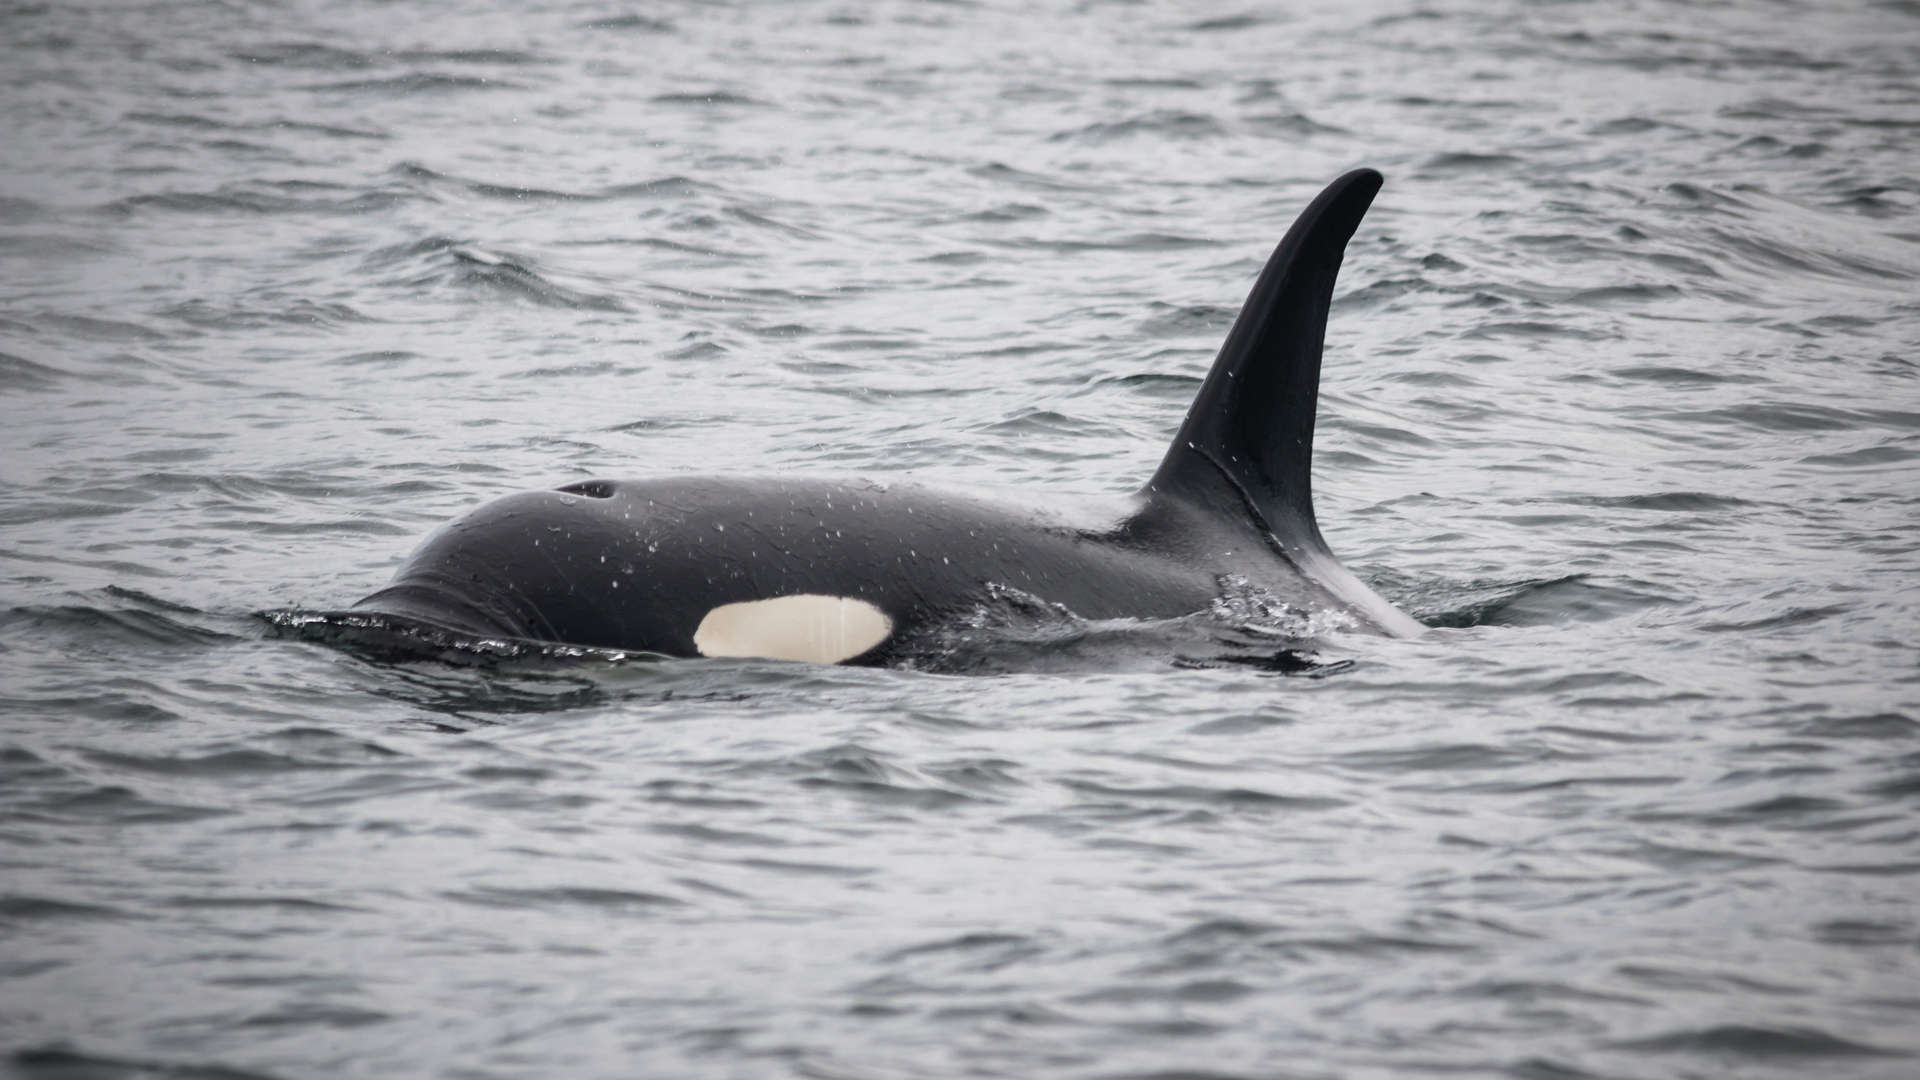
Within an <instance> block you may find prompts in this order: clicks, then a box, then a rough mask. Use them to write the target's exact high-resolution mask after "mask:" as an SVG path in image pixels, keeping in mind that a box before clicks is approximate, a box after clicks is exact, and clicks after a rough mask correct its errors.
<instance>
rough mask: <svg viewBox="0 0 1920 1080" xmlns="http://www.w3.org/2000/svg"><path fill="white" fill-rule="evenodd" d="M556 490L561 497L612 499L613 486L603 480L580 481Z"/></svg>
mask: <svg viewBox="0 0 1920 1080" xmlns="http://www.w3.org/2000/svg"><path fill="white" fill-rule="evenodd" d="M557 490H558V491H559V492H560V493H561V494H563V495H585V496H586V497H587V498H589V499H611V498H613V485H612V484H610V483H608V482H607V481H605V480H582V481H580V482H579V483H577V484H568V485H567V486H566V487H563V488H558V489H557Z"/></svg>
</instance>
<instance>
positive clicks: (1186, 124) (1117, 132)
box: [1049, 109, 1226, 144]
mask: <svg viewBox="0 0 1920 1080" xmlns="http://www.w3.org/2000/svg"><path fill="white" fill-rule="evenodd" d="M1224 134H1226V129H1225V128H1223V127H1222V126H1221V125H1220V122H1219V121H1218V120H1215V119H1214V118H1213V117H1211V116H1208V115H1206V114H1205V113H1195V112H1183V111H1178V110H1172V109H1164V110H1160V111H1157V112H1151V113H1147V114H1146V115H1144V116H1135V117H1131V118H1129V119H1126V120H1112V121H1103V122H1100V123H1094V124H1088V125H1087V126H1085V127H1081V128H1075V129H1073V130H1071V131H1062V132H1057V133H1055V134H1054V135H1052V136H1050V137H1049V141H1051V142H1085V143H1094V144H1099V143H1109V142H1117V141H1119V140H1123V139H1133V138H1137V137H1140V136H1150V137H1155V138H1163V139H1210V138H1214V137H1216V136H1219V135H1224Z"/></svg>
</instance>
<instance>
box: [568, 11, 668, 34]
mask: <svg viewBox="0 0 1920 1080" xmlns="http://www.w3.org/2000/svg"><path fill="white" fill-rule="evenodd" d="M579 25H580V29H582V30H602V31H608V30H610V31H616V32H621V33H637V34H670V33H672V32H673V30H674V26H673V24H672V23H670V22H668V21H667V20H665V19H654V18H649V17H647V16H645V15H635V14H633V13H631V12H629V13H627V14H624V15H609V16H607V17H605V18H600V19H589V20H588V21H586V22H583V23H581V24H579Z"/></svg>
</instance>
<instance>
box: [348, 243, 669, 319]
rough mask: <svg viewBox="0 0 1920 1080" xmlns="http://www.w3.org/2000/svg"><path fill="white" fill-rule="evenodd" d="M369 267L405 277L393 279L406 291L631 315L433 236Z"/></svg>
mask: <svg viewBox="0 0 1920 1080" xmlns="http://www.w3.org/2000/svg"><path fill="white" fill-rule="evenodd" d="M366 262H367V264H368V265H370V266H374V267H381V268H387V267H392V268H395V269H398V270H399V271H401V272H400V273H398V274H396V275H394V276H392V277H390V278H389V281H390V282H391V283H393V284H397V285H402V286H405V287H408V288H415V289H417V288H421V287H424V286H434V285H450V286H452V287H454V288H455V289H458V290H461V291H467V292H477V293H491V294H494V295H501V296H506V297H509V298H511V299H515V300H522V301H526V302H528V303H532V304H537V305H539V306H541V307H553V308H564V309H568V310H577V311H578V310H584V311H629V310H631V306H630V305H629V304H628V303H627V302H626V301H625V300H623V299H621V298H619V297H617V296H614V295H611V294H607V293H598V292H593V291H590V290H587V289H584V288H577V287H573V286H569V285H565V284H562V283H561V282H560V281H558V280H555V276H553V275H550V274H549V273H543V272H541V271H539V270H536V269H534V268H533V266H532V265H531V264H530V261H529V260H525V259H522V258H517V257H515V256H511V255H506V254H501V253H497V252H493V251H488V250H487V249H485V248H481V247H478V246H476V245H473V244H467V243H462V242H461V241H458V240H454V239H452V238H450V237H443V236H432V237H427V238H426V239H423V240H416V241H414V242H412V243H409V244H396V245H393V246H391V247H386V248H381V249H380V250H378V251H375V252H373V253H372V254H371V255H369V256H368V257H367V259H366Z"/></svg>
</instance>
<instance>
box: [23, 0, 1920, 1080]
mask: <svg viewBox="0 0 1920 1080" xmlns="http://www.w3.org/2000/svg"><path fill="white" fill-rule="evenodd" d="M0 131H4V136H0V137H3V138H4V141H5V154H4V164H3V165H0V283H3V287H0V409H4V414H3V415H4V423H5V432H6V434H5V444H4V448H5V451H6V452H5V454H4V457H0V575H3V576H0V580H3V581H4V594H3V595H0V600H3V601H4V605H3V613H0V695H3V700H4V717H3V719H0V725H3V727H0V1051H3V1052H4V1053H6V1054H9V1055H11V1056H10V1057H9V1058H8V1059H7V1065H6V1067H7V1068H9V1069H10V1070H11V1071H12V1072H13V1073H15V1074H17V1075H20V1076H25V1077H35V1078H47V1077H63V1078H64V1077H77V1076H87V1077H133V1076H153V1075H167V1076H179V1077H203V1076H205V1077H211V1076H220V1077H240V1076H246V1077H259V1076H272V1077H287V1078H291V1077H333V1076H368V1077H373V1076H380V1077H385V1076H398V1075H441V1076H460V1077H510V1076H515V1077H518V1076H524V1077H550V1076H716V1077H718V1076H726V1077H782V1076H804V1077H847V1078H875V1077H916V1078H919V1077H944V1076H986V1077H1039V1076H1046V1077H1086V1078H1093V1077H1161V1078H1171V1077H1194V1078H1199V1077H1205V1078H1223V1077H1296V1076H1297V1077H1374V1076H1395V1077H1400V1076H1419V1075H1427V1074H1434V1073H1442V1074H1453V1075H1468V1076H1511V1077H1650V1076H1723V1075H1724V1076H1743V1077H1746V1076H1801V1075H1806V1074H1808V1073H1818V1074H1822V1075H1828V1076H1871V1077H1907V1076H1912V1075H1914V1074H1915V1073H1916V1072H1917V1071H1920V1034H1916V1032H1920V909H1917V907H1916V901H1915V896H1916V893H1917V892H1920V815H1916V809H1917V808H1920V803H1917V800H1920V678H1917V671H1920V668H1917V666H1916V663H1915V651H1914V637H1915V631H1916V628H1917V625H1916V624H1917V622H1920V620H1917V618H1916V614H1917V613H1920V592H1917V587H1916V581H1917V580H1920V578H1916V571H1920V554H1917V553H1916V549H1917V548H1920V513H1917V512H1916V508H1917V507H1920V482H1917V481H1920V463H1917V459H1920V378H1917V370H1920V369H1916V357H1917V356H1920V285H1917V284H1916V278H1920V149H1917V148H1920V7H1916V6H1915V4H1913V3H1912V2H1911V0H1887V2H1874V3H1867V2H1857V0H1855V2H1841V3H1837V4H1829V3H1817V4H1816V3H1799V2H1774V3H1767V4H1754V5H1708V4H1694V3H1684V2H1676V0H1640V2H1629V3H1619V4H1614V3H1597V2H1595V3H1581V2H1568V3H1528V2H1521V0H1496V2H1493V3H1473V4H1468V3H1453V4H1438V3H1436V4H1422V3H1412V2H1399V3H1388V2H1361V3H1337V4H1336V3H1323V4H1299V5H1287V6H1286V7H1284V8H1269V7H1267V6H1260V5H1238V4H1226V5H1218V6H1214V5H1208V6H1205V7H1199V6H1193V5H1175V4H1171V3H1135V4H1128V3H1083V4H1078V5H1075V4H1068V3H1060V4H1001V3H981V4H972V3H886V2H879V3H872V4H860V5H854V4H839V3H829V4H816V3H795V4H771V3H765V4H763V3H737V4H705V3H691V2H678V3H673V2H670V3H662V4H651V3H648V4H633V5H630V6H609V5H603V4H586V3H583V4H577V5H566V4H548V5H545V6H539V5H520V4H504V3H501V4H497V5H496V6H493V7H489V6H487V5H486V3H485V0H463V2H435V3H420V4H407V5H389V6H375V5H360V4H328V3H317V2H314V3H308V2H287V3H245V2H223V3H206V2H202V3H166V4H151V5H147V6H138V5H129V4H107V3H98V4H66V3H55V4H41V5H20V4H14V5H9V6H7V7H5V8H4V9H0ZM1360 164H1367V165H1373V166H1375V167H1378V168H1380V169H1382V170H1383V171H1384V172H1386V174H1387V176H1388V186H1387V188H1386V190H1385V191H1384V192H1383V194H1382V196H1381V198H1380V199H1379V201H1378V203H1377V204H1376V206H1375V208H1374V210H1373V212H1372V214H1371V215H1370V217H1369V218H1368V221H1367V222H1366V224H1364V225H1363V226H1362V228H1361V230H1360V233H1359V235H1358V236H1356V238H1355V241H1354V244H1353V247H1352V248H1351V250H1350V251H1349V254H1348V258H1347V261H1346V266H1345V269H1344V271H1343V277H1342V290H1341V295H1340V297H1339V299H1338V300H1337V301H1336V305H1335V308H1336V310H1335V313H1334V320H1333V325H1332V328H1331V331H1330V334H1329V352H1328V362H1327V382H1326V386H1325V390H1324V397H1323V404H1322V420H1321V424H1320V444H1319V445H1320V451H1319V454H1318V457H1317V463H1318V469H1319V478H1318V481H1317V487H1318V491H1319V503H1320V508H1321V520H1322V523H1323V526H1324V528H1325V530H1326V532H1327V533H1328V536H1329V539H1330V541H1331V542H1332V544H1333V547H1334V549H1335V550H1336V551H1337V552H1338V553H1340V554H1341V555H1342V556H1343V558H1344V559H1345V560H1346V561H1347V563H1348V564H1349V565H1351V566H1353V567H1354V568H1355V569H1356V570H1357V571H1358V572H1360V573H1361V574H1362V575H1363V576H1365V577H1367V578H1368V579H1369V580H1371V581H1372V582H1374V583H1375V584H1376V585H1377V586H1378V587H1379V588H1380V589H1381V590H1382V591H1384V592H1385V593H1386V594H1387V595H1389V596H1390V597H1392V598H1394V599H1395V600H1396V601H1397V602H1399V603H1400V604H1401V605H1402V606H1403V607H1405V608H1406V609H1407V610H1409V611H1411V612H1413V613H1415V614H1416V615H1418V616H1420V617H1422V618H1424V619H1425V620H1426V621H1428V622H1430V623H1432V624H1434V625H1435V626H1436V627H1438V628H1439V629H1436V630H1435V631H1434V632H1432V633H1430V634H1428V635H1427V636H1426V637H1424V638H1423V639H1421V640H1418V641H1413V642H1393V641H1381V640H1376V639H1369V638H1351V639H1349V638H1339V637H1336V638H1334V639H1331V640H1329V641H1327V642H1326V643H1325V645H1324V646H1323V648H1322V650H1321V653H1320V656H1319V659H1320V661H1321V662H1322V663H1323V664H1324V665H1326V666H1324V667H1322V668H1319V669H1314V674H1316V675H1318V676H1319V677H1313V678H1305V677H1286V676H1283V675H1279V674H1275V673H1271V672H1260V671H1253V670H1199V671H1196V670H1181V669H1178V668H1175V667H1173V666H1171V665H1168V664H1165V663H1164V662H1162V661H1163V658H1160V657H1155V656H1150V655H1139V656H1130V657H1128V658H1127V659H1126V661H1125V662H1122V663H1109V664H1106V665H1104V670H1072V671H1069V672H1068V673H1064V674H1063V673H1048V672H1028V673H1024V674H1010V675H1002V676H994V677H981V678H956V677H946V676H938V675H930V674H923V673H915V672H904V671H858V670H842V669H829V668H808V667H800V666H792V665H782V664H773V663H719V662H711V663H709V662H701V663H672V664H624V665H607V664H596V663H592V662H582V663H580V664H577V665H570V666H560V667H547V668H541V669H537V670H504V671H494V672H489V671H485V670H465V669H459V668H450V667H441V666H435V665H430V664H412V665H405V664H401V665H392V664H381V663H376V662H372V661H369V660H366V659H364V658H361V657H358V656H355V655H352V654H345V653H342V652H339V651H336V650H332V649H328V648H324V647H321V646H318V645H315V644H312V643H310V642H304V641H297V640H286V639H280V638H275V637H273V636H271V635H270V634H269V632H268V627H266V626H265V625H264V624H263V623H262V622H261V621H259V620H258V619H257V618H255V617H254V616H253V613H254V612H257V611H260V610H262V609H270V608H292V607H301V606H311V607H337V606H339V605H341V604H343V603H346V602H349V601H351V600H353V599H355V598H357V597H359V596H361V595H364V594H365V593H367V592H369V591H371V590H372V589H374V588H376V587H378V586H379V585H380V584H381V583H382V582H383V581H384V580H385V578H386V576H387V575H388V574H389V573H390V572H391V570H392V568H393V566H394V565H395V563H396V562H397V561H398V559H399V558H400V557H401V556H402V555H404V554H405V552H406V551H407V550H408V549H409V548H410V547H411V546H412V544H413V543H414V542H415V541H416V539H417V538H418V537H420V536H421V535H423V534H424V533H425V532H426V531H428V530H429V529H430V528H431V527H433V526H434V525H436V524H438V523H439V522H441V521H443V520H445V519H447V518H449V517H451V516H453V515H454V514H456V513H458V512H460V511H462V510H464V509H467V508H469V507H471V506H473V505H475V504H477V503H478V502H479V501H481V500H483V499H485V498H488V497H491V496H494V495H498V494H501V493H504V492H508V491H512V490H518V489H522V488H527V487H533V486H542V485H552V484H556V483H563V482H566V481H567V480H569V479H575V478H579V477H581V476H583V475H587V474H591V473H598V474H606V475H660V474H673V473H679V472H686V471H691V470H704V471H731V472H746V473H751V472H766V471H781V472H808V473H836V474H841V473H872V474H882V475H885V474H891V473H895V472H899V471H913V472H915V473H917V474H918V475H919V476H921V477H923V478H928V479H932V480H937V481H951V482H958V483H965V484H969V485H973V486H985V487H995V488H1003V489H1004V490H1006V491H1007V492H1008V493H1009V494H1010V495H1015V496H1017V495H1018V493H1020V492H1023V491H1026V490H1028V489H1040V490H1061V491H1067V492H1072V493H1079V494H1103V493H1112V492H1120V491H1126V490H1129V489H1130V488H1131V487H1133V486H1134V485H1135V484H1137V483H1138V482H1139V481H1140V479H1141V478H1143V477H1144V476H1145V475H1146V473H1147V472H1148V471H1150V470H1151V468H1152V466H1153V464H1154V462H1155V461H1157V459H1158V457H1159V455H1160V453H1161V451H1162V448H1163V444H1164V442H1165V440H1166V439H1167V437H1168V436H1169V435H1170V433H1171V432H1172V430H1173V428H1174V427H1175V426H1176V424H1177V423H1178V421H1179V418H1180V416H1181V414H1182V411H1183V410H1184V408H1185V405H1186V402H1187V399H1188V398H1189V397H1190V396H1191V394H1192V393H1193V391H1194V389H1195V388H1196V386H1197V380H1198V376H1199V375H1200V374H1201V373H1202V372H1203V371H1204V369H1205V365H1206V363H1207V361H1208V360H1209V359H1210V357H1211V356H1212V353H1213V350H1214V348H1215V347H1216V346H1217V344H1218V339H1219V337H1220V336H1221V335H1222V333H1223V332H1224V329H1225V325H1226V322H1227V321H1228V320H1229V319H1230V318H1231V316H1232V314H1233V312H1234V310H1235V309H1236V307H1237V305H1238V303H1239V301H1240V299H1241V298H1242V297H1243V296H1244V294H1245V291H1246V288H1247V286H1248V284H1249V282H1250V281H1251V278H1252V275H1253V273H1254V272H1255V271H1256V270H1257V268H1258V266H1259V264H1260V261H1261V260H1262V259H1263V258H1264V257H1265V255H1266V253H1267V251H1268V250H1269V248H1270V246H1271V245H1272V243H1273V242H1274V240H1275V239H1276V238H1277V237H1278V236H1279V235H1280V233H1281V231H1283V230H1284V229H1285V227H1286V225H1287V224H1288V222H1290V221H1291V219H1292V217H1293V215H1294V214H1295V212H1297V211H1298V209H1299V208H1300V207H1301V206H1302V205H1303V204H1304V202H1305V201H1306V199H1307V198H1309V197H1310V196H1311V195H1312V194H1313V192H1314V191H1316V190H1317V189H1318V187H1319V185H1320V184H1322V183H1323V182H1325V181H1326V180H1328V179H1330V178H1331V177H1332V176H1334V175H1336V174H1337V173H1338V172H1340V171H1342V170H1344V169H1345V168H1348V167H1350V166H1353V165H1360ZM1094 644H1095V645H1097V644H1098V643H1097V642H1096V643H1094ZM1085 645H1086V643H1085V642H1084V641H1066V640H1063V641H1062V642H1061V644H1060V646H1059V648H1060V649H1061V650H1063V651H1064V652H1065V653H1069V654H1070V653H1071V652H1072V651H1073V650H1075V649H1080V648H1082V647H1084V646H1085ZM1041 651H1042V652H1045V651H1046V650H1045V649H1042V650H1041ZM1095 651H1098V650H1097V649H1095ZM1068 659H1069V660H1071V659H1073V657H1072V656H1068ZM1059 666H1061V667H1065V668H1075V667H1076V666H1077V665H1076V664H1074V663H1063V664H1061V665H1059ZM1091 666H1093V667H1095V668H1100V667H1101V665H1091Z"/></svg>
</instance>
